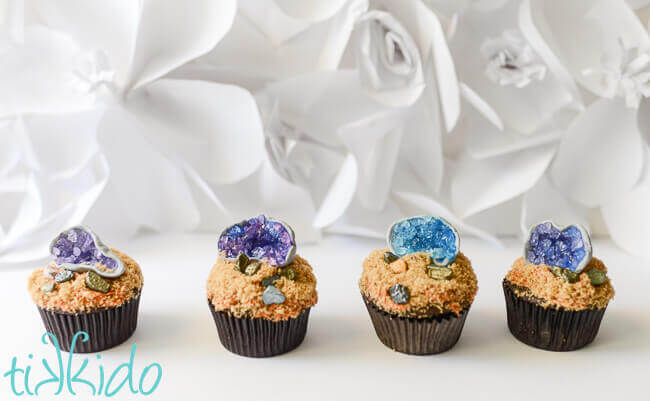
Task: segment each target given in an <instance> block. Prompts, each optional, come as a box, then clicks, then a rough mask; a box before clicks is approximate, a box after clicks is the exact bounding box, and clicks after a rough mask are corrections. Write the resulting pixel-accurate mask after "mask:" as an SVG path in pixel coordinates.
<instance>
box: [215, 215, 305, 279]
mask: <svg viewBox="0 0 650 401" xmlns="http://www.w3.org/2000/svg"><path fill="white" fill-rule="evenodd" d="M219 251H221V252H223V253H225V258H226V259H228V260H234V259H236V258H237V256H239V255H240V254H242V253H243V254H244V255H246V256H248V257H249V258H251V259H257V260H262V259H266V260H267V262H268V263H269V264H271V265H274V266H286V265H288V264H289V263H291V262H292V261H293V258H294V257H295V256H296V241H295V236H294V233H293V230H292V229H291V227H289V225H287V224H286V223H283V222H281V221H277V220H273V219H270V218H268V217H266V216H264V215H263V214H261V215H259V216H257V217H253V218H252V219H248V220H244V221H242V222H241V223H237V224H233V225H232V226H230V227H228V228H226V229H225V230H224V231H223V232H222V233H221V236H220V237H219Z"/></svg>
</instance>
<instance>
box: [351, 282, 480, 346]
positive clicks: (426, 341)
mask: <svg viewBox="0 0 650 401" xmlns="http://www.w3.org/2000/svg"><path fill="white" fill-rule="evenodd" d="M362 297H363V301H364V303H365V304H366V308H368V313H369V314H370V320H372V324H373V326H374V327H375V332H376V333H377V337H379V340H380V341H381V342H382V343H383V344H384V345H385V346H387V347H388V348H391V349H393V350H395V351H398V352H402V353H405V354H410V355H431V354H439V353H441V352H445V351H447V350H449V349H450V348H452V347H453V346H454V345H456V343H457V342H458V339H459V338H460V334H461V332H462V331H463V326H464V325H465V319H466V318H467V314H468V313H469V307H467V308H465V309H463V311H462V312H461V315H460V316H456V315H455V314H453V313H445V314H443V315H440V316H436V317H432V318H426V319H418V318H405V317H401V316H397V315H393V314H390V313H386V312H384V311H382V310H381V309H379V308H378V307H377V306H375V304H374V303H373V302H372V301H371V300H370V299H368V298H366V297H365V296H363V295H362Z"/></svg>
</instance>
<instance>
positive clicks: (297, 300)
mask: <svg viewBox="0 0 650 401" xmlns="http://www.w3.org/2000/svg"><path fill="white" fill-rule="evenodd" d="M287 268H292V269H293V270H294V271H295V272H296V279H295V280H289V279H288V278H285V277H281V278H280V279H279V280H277V281H276V282H275V284H274V285H275V286H276V287H277V288H278V289H280V291H282V293H283V294H284V296H285V297H286V300H285V301H284V302H283V303H281V304H272V305H265V304H264V302H262V292H264V287H263V286H262V285H261V281H262V279H264V278H266V277H270V276H273V275H275V274H278V273H279V271H280V270H281V269H282V268H279V267H277V266H271V265H269V264H267V263H261V266H260V268H259V270H258V271H257V273H255V274H253V275H252V276H248V275H246V274H244V273H241V272H239V271H237V270H236V269H235V262H229V261H226V260H224V259H222V258H219V259H217V263H215V265H214V266H213V267H212V270H211V271H210V276H209V277H208V283H207V295H208V300H209V301H210V302H211V304H212V305H213V306H214V308H215V310H217V311H228V312H230V313H232V314H233V315H234V316H235V317H238V318H241V317H253V318H262V319H268V320H273V321H280V320H287V319H290V318H295V317H297V316H298V315H300V313H302V312H303V311H304V310H305V309H306V308H311V307H312V306H314V305H315V304H316V302H318V293H317V292H316V277H315V276H314V273H313V272H312V268H311V266H310V265H309V263H308V262H307V261H306V260H305V259H303V258H301V257H300V256H299V255H296V258H295V259H294V260H293V262H291V264H290V265H288V266H287Z"/></svg>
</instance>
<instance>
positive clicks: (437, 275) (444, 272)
mask: <svg viewBox="0 0 650 401" xmlns="http://www.w3.org/2000/svg"><path fill="white" fill-rule="evenodd" d="M427 274H428V275H429V277H431V278H432V279H434V280H449V279H450V278H451V276H452V275H453V274H454V271H453V270H451V269H450V268H448V267H438V266H429V267H428V268H427Z"/></svg>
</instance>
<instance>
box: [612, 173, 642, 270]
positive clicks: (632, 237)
mask: <svg viewBox="0 0 650 401" xmlns="http://www.w3.org/2000/svg"><path fill="white" fill-rule="evenodd" d="M617 195H618V196H616V197H615V198H613V199H612V200H611V201H609V202H607V203H605V204H603V205H602V206H601V207H600V211H601V214H602V216H603V220H604V222H605V225H606V226H607V230H608V231H609V235H610V236H611V238H612V240H613V241H614V242H615V243H616V244H617V245H618V246H619V247H621V248H622V249H623V250H625V251H627V252H630V253H632V254H634V255H639V256H643V257H645V258H647V255H648V247H649V246H650V213H649V212H648V204H649V202H650V174H649V171H648V168H647V167H646V171H645V174H644V177H643V178H642V180H641V182H640V184H639V185H637V186H635V187H634V188H633V189H632V190H631V191H629V192H626V193H620V194H617Z"/></svg>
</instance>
